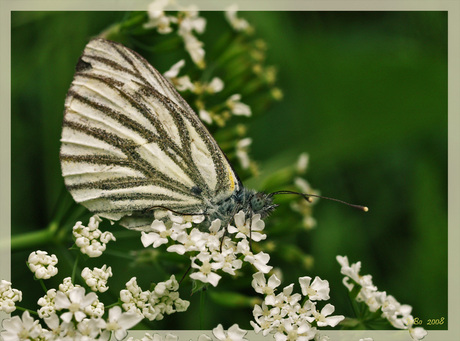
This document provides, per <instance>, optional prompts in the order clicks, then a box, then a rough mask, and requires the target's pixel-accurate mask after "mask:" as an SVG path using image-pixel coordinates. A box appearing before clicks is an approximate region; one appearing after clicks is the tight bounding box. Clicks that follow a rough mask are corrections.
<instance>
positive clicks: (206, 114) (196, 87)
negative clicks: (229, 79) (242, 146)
mask: <svg viewBox="0 0 460 341" xmlns="http://www.w3.org/2000/svg"><path fill="white" fill-rule="evenodd" d="M184 66H185V61H184V60H180V61H179V62H177V63H176V64H174V65H173V66H171V68H170V69H169V70H168V71H166V72H165V73H164V76H165V77H166V78H167V79H169V80H170V81H171V83H173V84H174V86H175V87H176V89H177V90H179V91H181V92H183V91H190V92H192V93H194V94H196V95H201V94H215V93H218V92H220V91H222V90H223V88H224V82H223V81H222V79H220V78H218V77H214V78H213V79H212V80H211V81H210V82H209V83H206V82H204V83H203V82H199V81H196V82H192V81H191V80H190V77H189V76H188V75H185V76H179V73H180V70H181V69H182V68H183V67H184ZM197 105H198V106H199V112H198V114H199V116H200V119H201V120H202V121H204V122H206V123H208V124H211V123H212V122H213V120H214V119H215V118H216V113H215V110H207V109H205V108H204V103H203V101H202V100H201V101H198V103H197ZM222 107H225V108H226V109H228V110H229V111H230V113H231V114H233V115H236V116H251V114H252V111H251V108H250V107H249V106H248V105H247V104H244V103H242V102H241V95H240V94H234V95H232V96H230V97H229V98H228V99H227V100H226V101H225V103H224V105H223V106H222Z"/></svg>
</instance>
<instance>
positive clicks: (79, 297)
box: [54, 287, 97, 322]
mask: <svg viewBox="0 0 460 341" xmlns="http://www.w3.org/2000/svg"><path fill="white" fill-rule="evenodd" d="M96 299H97V295H96V294H95V293H94V292H91V293H89V294H87V295H85V289H84V288H82V287H76V288H74V289H72V290H71V291H70V292H69V293H68V296H67V295H66V294H64V293H63V292H62V291H58V292H57V293H56V298H55V304H54V305H55V309H56V310H63V309H66V310H68V311H67V312H65V313H63V314H62V315H61V319H62V320H63V321H64V322H70V320H71V319H72V317H75V320H76V321H77V322H80V321H81V320H83V319H84V318H85V317H86V313H84V309H85V308H86V307H87V306H89V305H91V304H92V303H93V302H94V301H95V300H96Z"/></svg>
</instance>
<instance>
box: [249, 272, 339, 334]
mask: <svg viewBox="0 0 460 341" xmlns="http://www.w3.org/2000/svg"><path fill="white" fill-rule="evenodd" d="M299 283H300V287H301V291H302V295H301V294H299V293H295V294H293V293H292V292H293V289H294V284H293V283H292V284H290V285H288V286H287V287H285V288H284V289H283V291H282V292H280V293H279V294H277V295H275V291H276V288H277V287H278V286H279V285H280V284H281V281H280V280H279V279H278V278H277V277H276V275H272V276H271V277H270V278H269V279H268V281H267V280H266V278H265V275H264V274H263V273H260V272H258V273H256V274H254V275H253V281H252V286H253V288H254V289H255V291H256V292H258V293H260V294H263V295H265V298H264V301H263V303H262V305H261V306H259V305H257V304H256V305H255V306H254V310H253V315H254V321H251V325H252V326H253V327H254V331H255V332H256V333H259V332H262V334H263V335H264V336H266V335H268V334H270V333H271V334H275V335H274V337H275V340H276V341H285V340H299V341H305V340H312V339H313V338H315V336H317V335H318V334H317V328H316V327H325V326H331V327H335V326H336V325H337V324H338V323H339V322H340V321H342V320H343V319H344V318H345V317H344V316H342V315H337V316H329V315H331V314H332V313H333V312H334V306H333V305H331V304H326V305H325V306H324V307H323V308H322V309H321V311H319V310H317V307H316V301H320V300H328V299H329V283H328V281H326V280H321V279H320V278H319V277H316V278H315V279H314V280H313V282H311V277H308V276H305V277H301V278H299ZM301 302H302V303H301Z"/></svg>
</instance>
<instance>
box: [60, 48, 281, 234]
mask: <svg viewBox="0 0 460 341" xmlns="http://www.w3.org/2000/svg"><path fill="white" fill-rule="evenodd" d="M61 141H62V146H61V152H60V159H61V166H62V174H63V176H64V180H65V184H66V186H67V188H68V189H69V191H70V193H71V194H72V196H73V198H74V199H75V201H76V202H78V203H81V204H83V205H84V206H85V207H87V208H88V209H89V210H90V211H92V212H94V213H96V214H98V215H100V216H101V217H105V218H108V219H110V220H120V224H121V225H123V226H125V227H127V228H130V229H137V230H144V229H148V228H149V227H150V225H151V223H152V220H153V219H154V213H155V212H156V211H159V210H162V211H165V210H169V211H172V212H175V213H177V214H181V215H197V214H200V215H204V216H205V217H206V219H205V222H204V226H209V225H210V222H211V221H213V220H214V219H216V218H220V219H221V220H222V221H223V222H224V223H229V222H230V221H231V219H232V218H233V216H234V215H235V214H236V213H237V212H238V211H240V210H243V211H244V212H245V213H247V214H249V215H253V214H260V215H261V216H262V217H265V216H266V215H267V214H268V213H269V212H270V211H272V210H273V209H274V208H275V207H276V206H277V205H274V204H273V203H272V197H273V195H274V194H281V193H287V192H289V191H282V192H276V193H271V194H265V193H262V192H256V191H254V190H249V189H246V188H245V187H244V186H243V184H242V183H241V181H240V179H239V178H238V175H237V174H236V173H235V171H234V170H233V168H232V166H231V165H230V163H229V162H228V160H227V158H226V156H225V155H224V154H223V152H222V150H221V149H220V148H219V146H218V145H217V142H216V141H215V140H214V138H213V137H212V136H211V134H210V133H209V131H208V130H207V129H206V127H205V126H204V125H203V124H202V122H201V121H200V119H199V118H198V116H197V115H196V114H195V112H193V110H192V109H191V108H190V106H189V105H188V104H187V103H186V102H185V100H184V99H183V98H182V97H181V96H180V95H179V94H178V93H177V91H176V90H175V89H174V87H173V85H171V83H170V82H169V81H168V80H166V79H165V78H164V77H163V76H162V75H161V74H160V73H159V72H158V71H157V70H156V69H154V68H153V67H152V66H151V65H150V64H149V63H148V62H147V61H146V60H145V59H144V58H143V57H141V56H140V55H139V54H137V53H136V52H134V51H132V50H130V49H128V48H126V47H124V46H123V45H120V44H118V43H114V42H111V41H108V40H104V39H94V40H92V41H90V42H89V43H88V45H87V46H86V48H85V50H84V51H83V55H82V56H81V57H80V59H79V61H78V64H77V66H76V73H75V77H74V80H73V82H72V84H71V87H70V89H69V92H68V94H67V98H66V102H65V114H64V121H63V129H62V139H61Z"/></svg>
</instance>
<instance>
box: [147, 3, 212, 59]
mask: <svg viewBox="0 0 460 341" xmlns="http://www.w3.org/2000/svg"><path fill="white" fill-rule="evenodd" d="M168 5H174V3H173V2H172V1H170V0H155V1H153V2H152V3H151V4H150V5H149V8H148V16H149V21H148V22H146V23H145V24H144V28H146V29H151V28H155V29H156V30H157V31H158V33H160V34H169V33H172V32H173V28H172V25H175V26H177V34H178V35H179V36H180V37H181V38H182V39H183V41H184V44H185V49H186V50H187V52H188V53H189V55H190V58H191V59H192V60H193V62H194V63H195V64H196V65H197V66H198V67H199V68H204V66H205V62H204V55H205V51H204V49H203V43H202V42H201V41H199V40H198V39H197V38H196V36H195V35H194V33H198V34H201V33H203V32H204V30H205V28H206V20H205V19H204V18H203V17H200V16H199V12H198V10H197V9H196V7H194V6H191V7H189V8H177V9H179V12H178V13H177V15H167V14H166V13H165V11H164V10H165V8H166V7H167V6H168Z"/></svg>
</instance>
